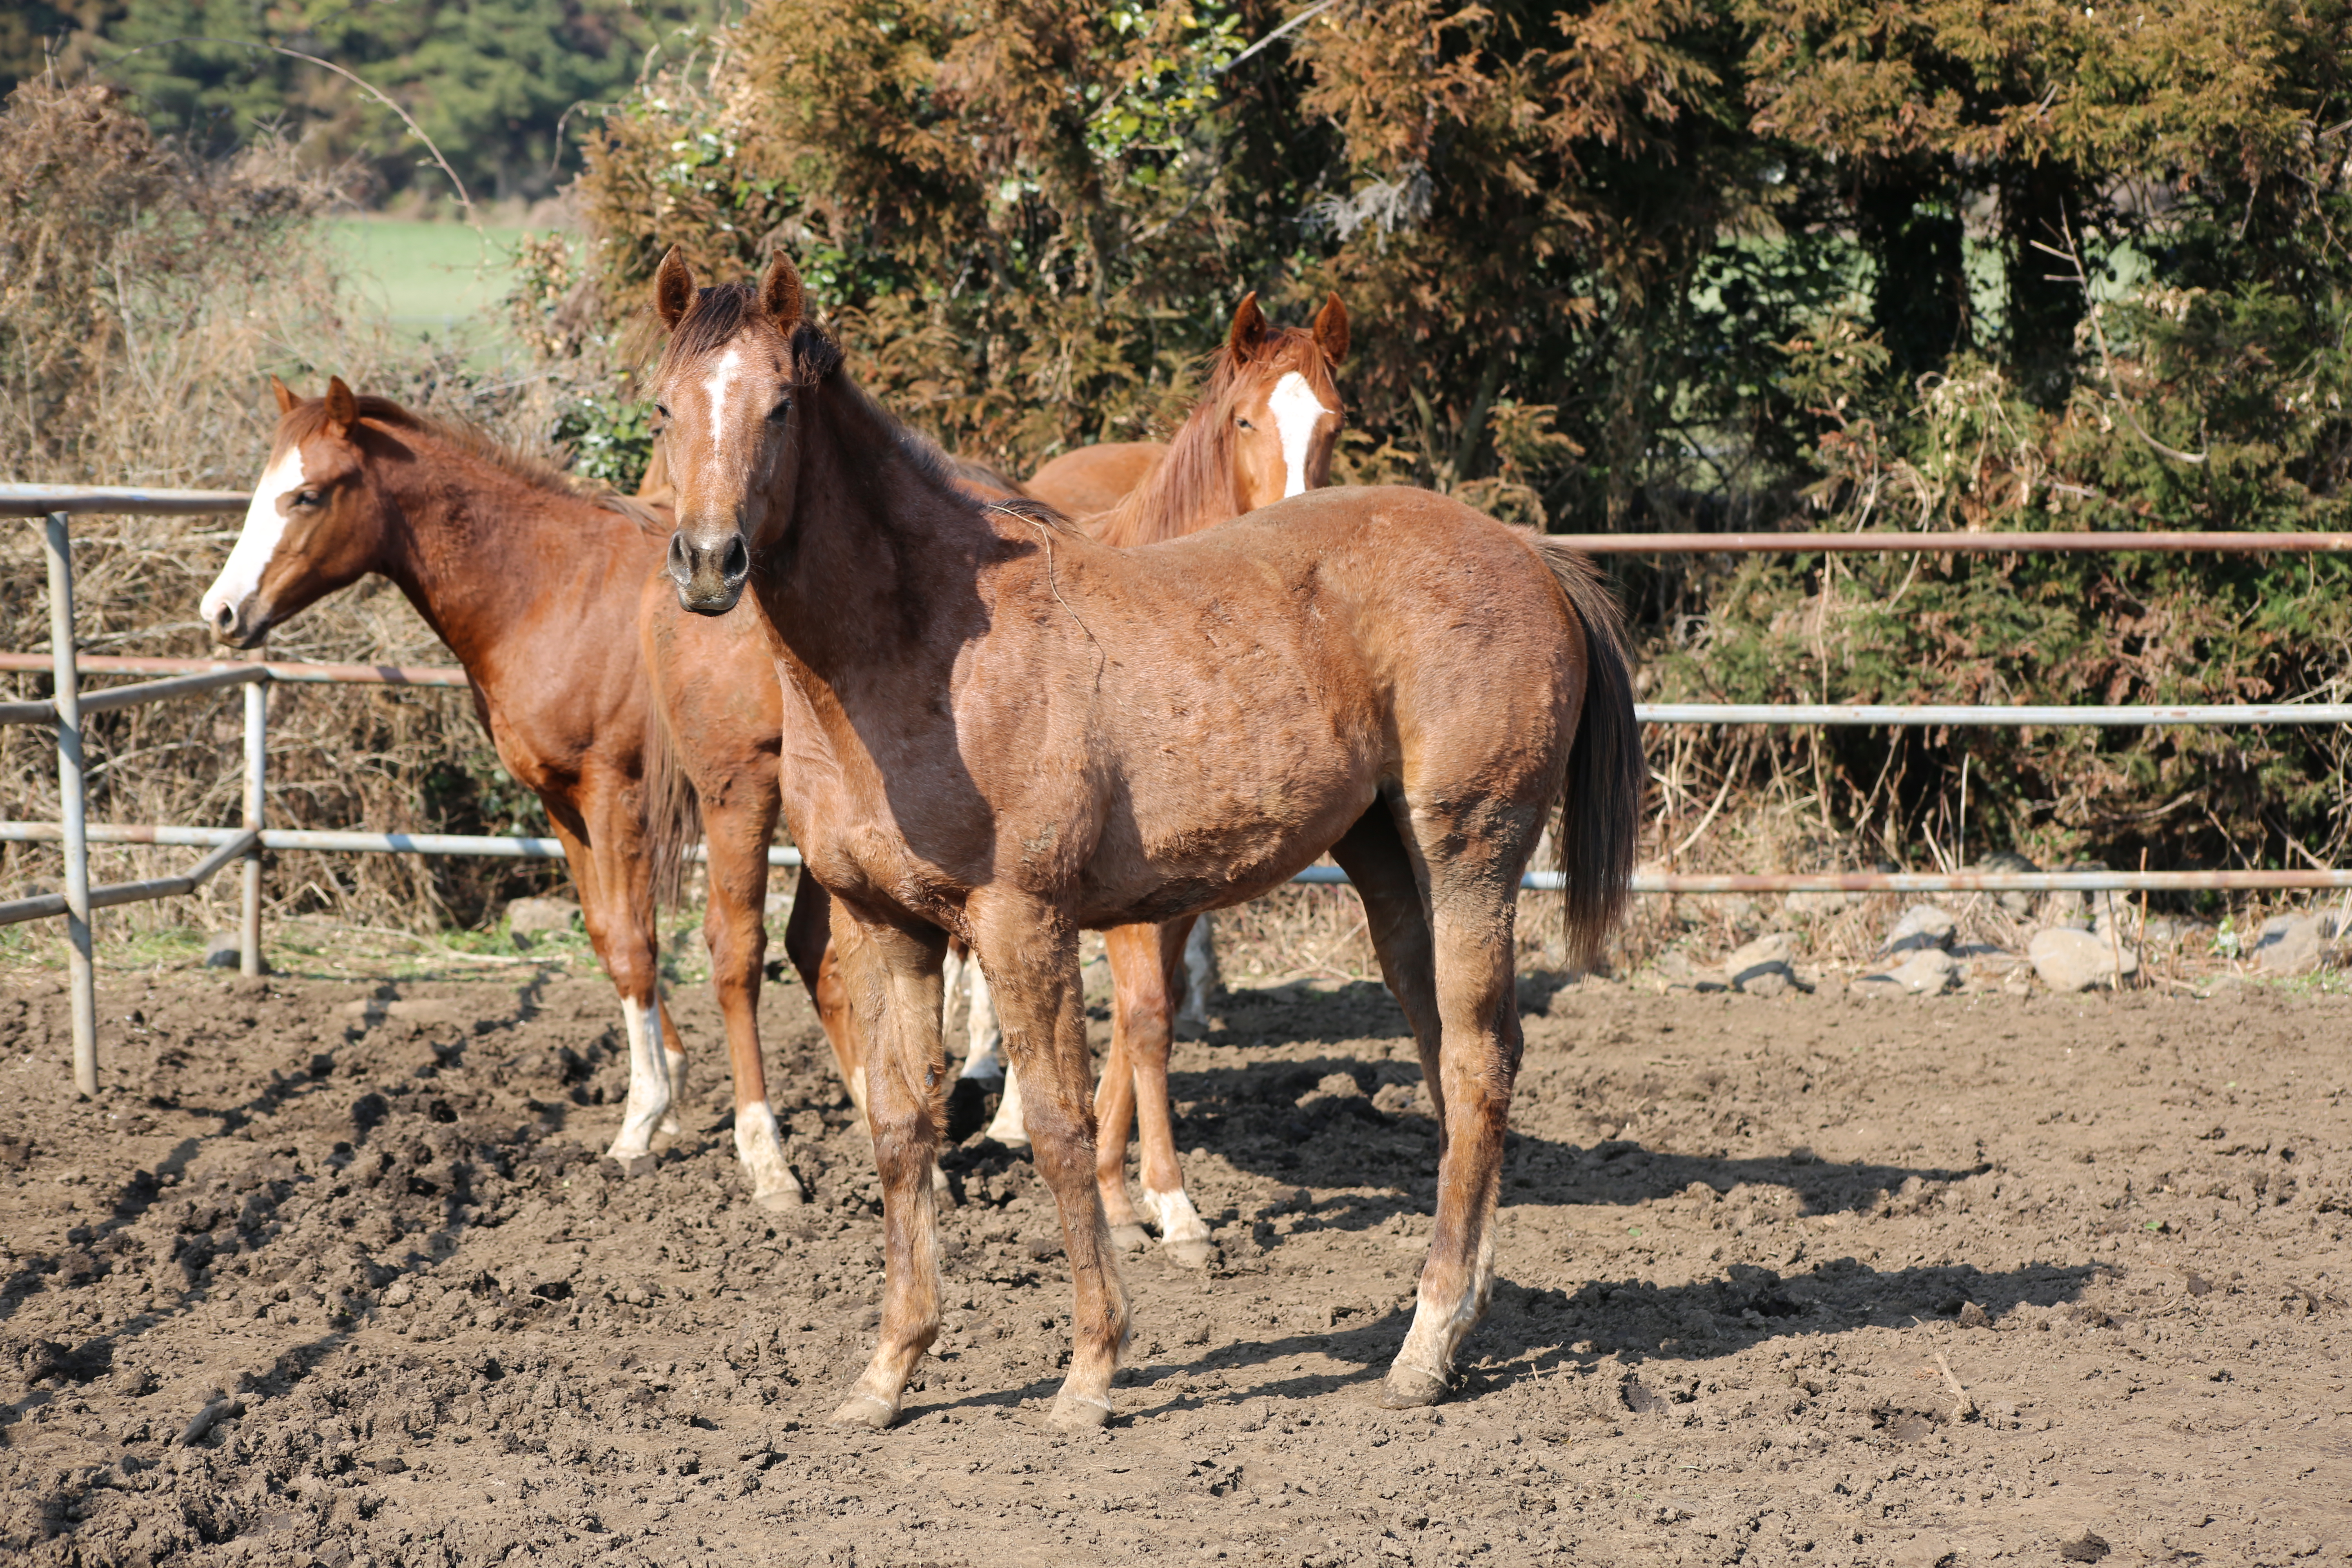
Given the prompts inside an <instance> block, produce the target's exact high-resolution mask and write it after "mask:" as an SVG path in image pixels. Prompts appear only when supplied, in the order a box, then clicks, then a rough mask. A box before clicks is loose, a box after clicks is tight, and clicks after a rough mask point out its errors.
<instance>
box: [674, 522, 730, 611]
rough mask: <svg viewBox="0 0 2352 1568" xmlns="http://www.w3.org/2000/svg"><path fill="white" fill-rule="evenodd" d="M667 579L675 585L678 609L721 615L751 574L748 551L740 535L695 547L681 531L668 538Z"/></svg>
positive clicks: (728, 608) (682, 530)
mask: <svg viewBox="0 0 2352 1568" xmlns="http://www.w3.org/2000/svg"><path fill="white" fill-rule="evenodd" d="M666 565H667V570H668V572H669V580H670V581H671V582H673V583H675V584H677V602H678V605H679V606H680V607H681V608H684V609H688V610H691V611H693V612H694V613H695V614H696V615H698V616H723V615H725V614H726V613H727V612H728V611H730V610H731V609H733V608H734V607H735V601H736V600H738V599H740V598H741V597H742V596H743V580H744V579H745V578H747V577H749V576H751V550H750V548H749V547H747V546H746V545H745V544H744V542H743V535H742V534H741V533H740V532H739V531H730V532H729V533H728V535H727V537H726V540H725V542H722V543H719V544H716V545H701V544H696V543H694V542H692V541H690V540H688V538H687V537H686V531H685V530H684V529H680V530H678V531H677V532H676V533H673V534H671V535H670V536H669V560H668V561H667V563H666Z"/></svg>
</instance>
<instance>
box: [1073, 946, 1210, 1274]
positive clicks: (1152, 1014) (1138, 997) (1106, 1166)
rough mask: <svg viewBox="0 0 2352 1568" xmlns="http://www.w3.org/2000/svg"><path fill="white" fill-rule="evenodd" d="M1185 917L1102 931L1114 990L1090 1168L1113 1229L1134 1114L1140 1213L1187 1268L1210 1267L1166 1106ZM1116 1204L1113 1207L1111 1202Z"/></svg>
mask: <svg viewBox="0 0 2352 1568" xmlns="http://www.w3.org/2000/svg"><path fill="white" fill-rule="evenodd" d="M1191 930H1192V920H1191V919H1190V918H1187V919H1184V920H1178V921H1169V922H1168V923H1167V924H1165V925H1158V926H1117V927H1114V928H1113V929H1111V930H1110V931H1107V932H1105V933H1104V937H1103V940H1104V944H1105V946H1106V947H1107V948H1108V951H1109V952H1110V955H1111V978H1112V980H1113V982H1114V984H1116V986H1117V988H1118V995H1117V997H1116V999H1115V1000H1114V1002H1113V1004H1112V1006H1113V1012H1112V1025H1111V1051H1110V1054H1109V1055H1108V1057H1106V1058H1104V1059H1103V1068H1102V1088H1101V1090H1100V1091H1099V1092H1098V1093H1097V1096H1096V1099H1095V1121H1096V1129H1095V1150H1096V1154H1095V1170H1096V1174H1097V1184H1099V1185H1100V1186H1101V1188H1102V1194H1103V1206H1104V1208H1105V1209H1106V1210H1107V1211H1108V1213H1109V1215H1110V1218H1111V1224H1112V1226H1113V1227H1114V1229H1113V1231H1112V1234H1113V1235H1114V1236H1117V1235H1118V1230H1117V1228H1116V1227H1117V1226H1118V1225H1119V1223H1120V1217H1121V1215H1122V1214H1124V1215H1128V1216H1129V1218H1130V1220H1131V1216H1132V1215H1133V1213H1134V1211H1133V1210H1132V1209H1129V1207H1128V1206H1127V1115H1128V1112H1129V1110H1133V1111H1134V1114H1135V1120H1136V1131H1137V1134H1138V1136H1139V1139H1140V1141H1141V1142H1142V1145H1143V1148H1142V1161H1141V1164H1142V1170H1141V1172H1140V1174H1141V1176H1142V1178H1143V1211H1144V1213H1145V1214H1147V1215H1150V1218H1151V1223H1152V1224H1153V1225H1155V1226H1158V1227H1159V1229H1160V1245H1161V1246H1162V1247H1165V1248H1166V1249H1167V1252H1168V1256H1169V1257H1170V1258H1171V1259H1173V1260H1174V1261H1175V1262H1177V1263H1178V1264H1180V1265H1181V1266H1182V1267H1184V1268H1206V1267H1208V1263H1209V1227H1208V1226H1207V1225H1206V1224H1205V1223H1203V1222H1202V1218H1201V1213H1200V1211H1199V1210H1198V1209H1196V1208H1194V1207H1193V1206H1192V1198H1191V1197H1190V1196H1188V1195H1187V1194H1186V1193H1185V1191H1184V1171H1183V1167H1182V1166H1181V1165H1180V1164H1179V1163H1177V1159H1176V1130H1175V1126H1174V1123H1173V1121H1172V1119H1171V1116H1170V1114H1169V1108H1168V1047H1169V1042H1170V1041H1171V1039H1172V1038H1173V1037H1174V1016H1175V1004H1176V998H1177V997H1178V996H1179V995H1180V994H1181V989H1182V985H1183V963H1184V939H1185V937H1186V935H1187V934H1188V933H1189V932H1190V931H1191ZM1114 1198H1116V1199H1117V1203H1116V1205H1114V1204H1113V1201H1112V1200H1113V1199H1114Z"/></svg>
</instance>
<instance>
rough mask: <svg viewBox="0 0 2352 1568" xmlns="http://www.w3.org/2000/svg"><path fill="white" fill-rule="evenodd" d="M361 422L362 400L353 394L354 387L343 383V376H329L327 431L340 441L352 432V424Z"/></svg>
mask: <svg viewBox="0 0 2352 1568" xmlns="http://www.w3.org/2000/svg"><path fill="white" fill-rule="evenodd" d="M359 422H360V400H359V399H358V398H356V397H353V396H352V389H351V388H350V387H348V386H345V385H344V384H343V378H342V377H341V376H340V375H331V376H329V377H328V378H327V433H328V434H329V435H331V436H332V437H335V439H337V440H339V441H340V440H341V439H343V438H344V437H347V436H349V435H350V434H351V433H352V426H354V425H356V424H358V423H359Z"/></svg>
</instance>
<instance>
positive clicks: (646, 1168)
mask: <svg viewBox="0 0 2352 1568" xmlns="http://www.w3.org/2000/svg"><path fill="white" fill-rule="evenodd" d="M610 1158H611V1159H612V1162H613V1163H614V1164H616V1165H618V1166H620V1167H621V1174H623V1175H625V1176H650V1175H652V1174H653V1173H654V1157H653V1155H652V1154H651V1153H650V1152H644V1153H636V1154H614V1155H612V1156H610Z"/></svg>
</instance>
